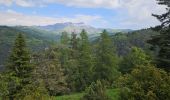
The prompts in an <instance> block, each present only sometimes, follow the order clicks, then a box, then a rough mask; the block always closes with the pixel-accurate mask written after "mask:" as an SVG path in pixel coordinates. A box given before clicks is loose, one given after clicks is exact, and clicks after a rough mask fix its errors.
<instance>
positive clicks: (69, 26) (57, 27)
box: [36, 22, 132, 35]
mask: <svg viewBox="0 0 170 100" xmlns="http://www.w3.org/2000/svg"><path fill="white" fill-rule="evenodd" d="M36 28H38V29H42V30H46V31H51V32H54V33H61V32H63V31H65V32H68V33H72V32H75V33H80V32H81V30H82V29H85V30H86V31H87V32H88V33H89V35H92V34H93V35H94V34H95V35H99V33H101V32H102V31H103V30H104V28H95V27H92V26H90V25H86V24H84V23H71V22H67V23H56V24H54V25H47V26H37V27H36ZM106 30H107V31H108V32H109V33H117V32H129V31H132V30H130V29H106Z"/></svg>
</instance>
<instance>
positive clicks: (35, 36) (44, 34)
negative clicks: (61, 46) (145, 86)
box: [0, 26, 158, 65]
mask: <svg viewBox="0 0 170 100" xmlns="http://www.w3.org/2000/svg"><path fill="white" fill-rule="evenodd" d="M18 33H23V34H24V35H25V37H26V38H27V40H26V41H27V43H28V47H30V49H31V50H32V51H33V52H39V51H41V50H44V49H45V48H46V47H49V46H50V45H52V44H53V43H56V42H59V40H60V36H61V33H58V34H57V33H53V32H51V33H50V31H45V30H40V29H39V30H38V29H37V28H35V27H26V26H25V27H24V26H17V27H7V26H0V35H1V37H0V40H1V43H0V47H1V51H0V53H2V55H0V65H2V64H4V61H5V60H6V58H7V56H8V53H9V52H10V49H11V47H12V43H13V41H14V39H15V37H16V35H17V34H18ZM69 34H71V33H69ZM96 34H100V33H96ZM156 34H158V33H157V32H155V31H152V30H151V29H143V30H139V31H133V32H129V33H128V32H125V33H109V35H110V36H111V38H112V40H113V45H114V44H115V45H116V48H117V52H118V54H119V55H126V54H127V53H128V52H129V51H130V49H131V47H133V46H137V47H141V48H144V49H148V46H147V45H148V44H147V43H146V41H147V40H148V39H149V38H150V37H151V36H153V35H156ZM70 36H71V35H70ZM88 36H89V38H90V39H91V40H90V41H91V42H92V44H95V42H97V40H98V38H99V37H98V35H96V36H95V35H94V36H93V35H91V34H90V33H88ZM2 48H3V49H2Z"/></svg>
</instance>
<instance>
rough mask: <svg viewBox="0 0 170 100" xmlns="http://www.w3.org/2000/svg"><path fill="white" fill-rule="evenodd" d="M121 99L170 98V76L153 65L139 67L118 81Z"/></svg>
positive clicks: (161, 99) (151, 99)
mask: <svg viewBox="0 0 170 100" xmlns="http://www.w3.org/2000/svg"><path fill="white" fill-rule="evenodd" d="M117 86H118V87H119V88H121V91H120V99H121V100H169V98H170V76H169V75H168V73H166V72H165V71H164V70H161V69H158V68H155V67H154V66H152V65H148V66H141V67H137V68H135V69H134V70H132V72H131V73H130V74H126V75H124V76H121V77H120V78H119V79H118V81H117Z"/></svg>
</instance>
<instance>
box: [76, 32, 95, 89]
mask: <svg viewBox="0 0 170 100" xmlns="http://www.w3.org/2000/svg"><path fill="white" fill-rule="evenodd" d="M79 54H80V55H79V58H78V62H79V65H78V68H79V73H80V87H81V90H84V89H85V88H86V87H87V86H89V85H90V84H91V75H92V70H91V69H92V67H93V58H92V51H91V47H90V43H89V39H88V35H87V32H86V31H85V30H84V29H83V30H82V32H81V33H80V45H79Z"/></svg>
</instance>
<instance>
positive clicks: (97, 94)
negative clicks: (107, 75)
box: [83, 81, 109, 100]
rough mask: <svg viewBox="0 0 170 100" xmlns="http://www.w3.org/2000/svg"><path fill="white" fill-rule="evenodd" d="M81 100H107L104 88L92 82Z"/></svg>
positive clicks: (100, 84)
mask: <svg viewBox="0 0 170 100" xmlns="http://www.w3.org/2000/svg"><path fill="white" fill-rule="evenodd" d="M83 100H109V98H108V96H107V95H106V88H105V86H104V85H102V83H101V82H100V81H97V82H96V83H95V82H92V84H91V85H90V86H89V87H88V88H87V89H86V92H85V95H84V96H83Z"/></svg>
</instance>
